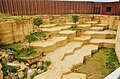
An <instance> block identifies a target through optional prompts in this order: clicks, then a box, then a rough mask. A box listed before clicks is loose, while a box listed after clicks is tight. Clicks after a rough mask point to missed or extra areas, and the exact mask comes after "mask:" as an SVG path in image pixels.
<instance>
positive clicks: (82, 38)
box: [74, 35, 91, 44]
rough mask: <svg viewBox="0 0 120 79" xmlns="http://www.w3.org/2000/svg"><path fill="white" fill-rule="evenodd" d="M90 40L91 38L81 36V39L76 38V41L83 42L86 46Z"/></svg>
mask: <svg viewBox="0 0 120 79" xmlns="http://www.w3.org/2000/svg"><path fill="white" fill-rule="evenodd" d="M90 39H91V36H86V35H81V36H79V37H75V38H74V41H76V42H83V43H84V44H88V42H89V40H90Z"/></svg>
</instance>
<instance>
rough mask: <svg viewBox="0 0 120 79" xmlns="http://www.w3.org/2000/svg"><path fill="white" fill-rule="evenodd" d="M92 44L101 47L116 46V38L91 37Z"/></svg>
mask: <svg viewBox="0 0 120 79" xmlns="http://www.w3.org/2000/svg"><path fill="white" fill-rule="evenodd" d="M90 43H91V44H96V45H99V47H107V48H114V47H115V39H91V40H90Z"/></svg>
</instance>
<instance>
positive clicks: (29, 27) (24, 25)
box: [0, 19, 33, 44]
mask: <svg viewBox="0 0 120 79" xmlns="http://www.w3.org/2000/svg"><path fill="white" fill-rule="evenodd" d="M0 26H1V28H0V39H1V40H0V42H1V43H5V44H10V43H13V42H18V41H20V40H22V39H23V38H24V36H25V35H28V34H30V33H31V32H33V20H32V19H24V20H23V19H21V20H18V19H16V20H10V21H5V22H0Z"/></svg>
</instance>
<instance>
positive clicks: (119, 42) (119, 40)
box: [115, 21, 120, 62]
mask: <svg viewBox="0 0 120 79" xmlns="http://www.w3.org/2000/svg"><path fill="white" fill-rule="evenodd" d="M115 51H116V55H117V57H118V59H119V62H120V21H119V26H118V29H117V36H116V45H115Z"/></svg>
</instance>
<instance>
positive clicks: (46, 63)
mask: <svg viewBox="0 0 120 79" xmlns="http://www.w3.org/2000/svg"><path fill="white" fill-rule="evenodd" d="M50 64H51V62H50V61H42V66H39V67H37V69H38V70H39V71H47V70H48V67H49V65H50Z"/></svg>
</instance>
